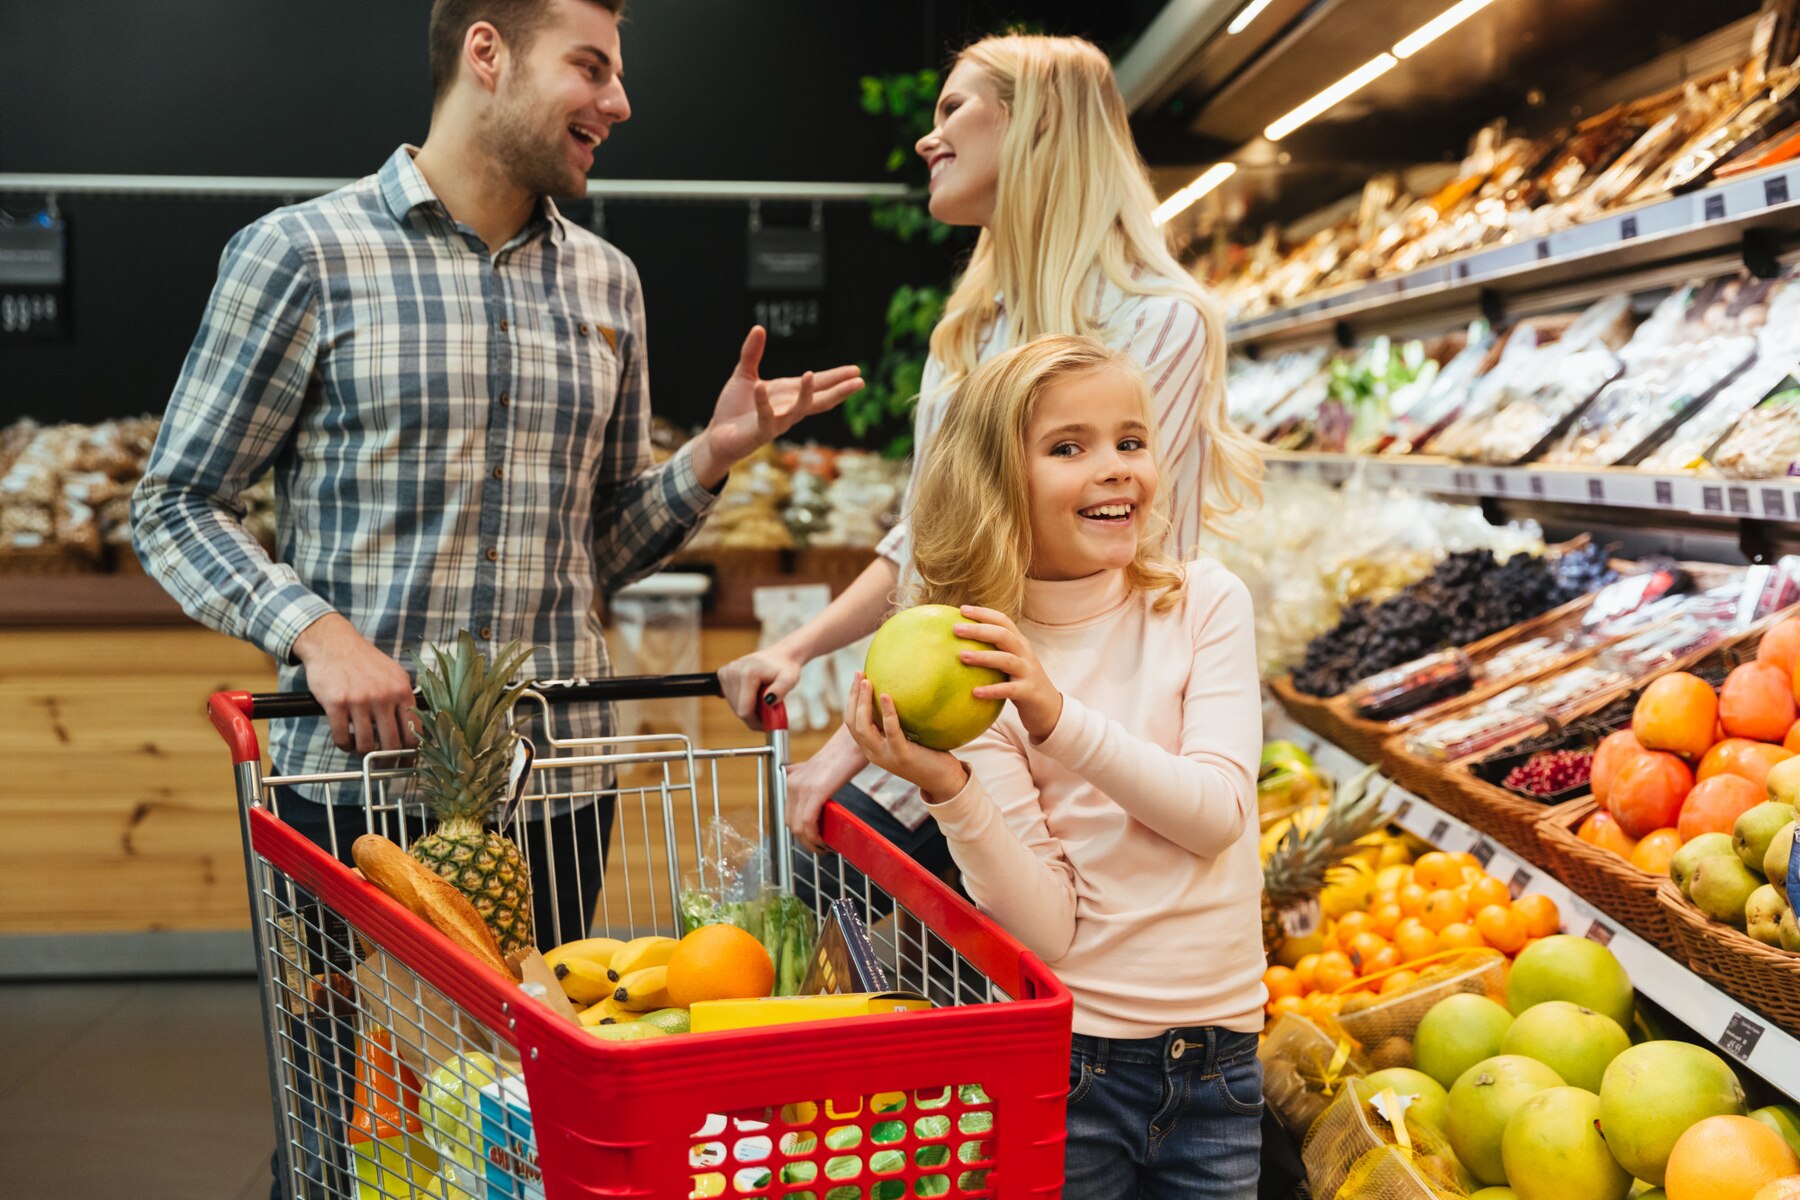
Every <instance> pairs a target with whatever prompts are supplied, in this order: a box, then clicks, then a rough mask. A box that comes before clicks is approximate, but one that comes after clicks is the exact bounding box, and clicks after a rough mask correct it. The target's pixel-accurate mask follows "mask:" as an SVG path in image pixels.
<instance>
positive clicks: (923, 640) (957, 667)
mask: <svg viewBox="0 0 1800 1200" xmlns="http://www.w3.org/2000/svg"><path fill="white" fill-rule="evenodd" d="M963 621H964V618H963V615H962V613H961V612H959V611H958V610H957V609H955V608H953V607H951V606H950V605H948V604H920V605H917V606H915V607H913V608H907V609H902V610H901V611H899V612H897V613H895V614H894V615H893V616H891V617H889V618H888V619H887V622H886V623H885V624H883V625H882V627H881V628H880V629H878V630H876V631H875V637H874V639H873V640H872V641H871V642H870V643H869V653H868V657H866V658H865V659H864V660H863V674H864V675H866V676H868V678H869V683H870V685H871V686H872V687H873V689H874V692H875V698H876V699H875V706H874V714H875V719H876V722H877V723H878V724H879V723H880V720H881V696H882V695H883V694H884V693H885V694H886V695H889V696H892V697H893V698H894V711H895V712H896V713H898V714H899V716H900V728H901V729H903V730H905V731H906V736H907V737H908V738H909V739H911V740H912V741H915V742H917V743H919V745H921V746H929V747H930V748H931V749H933V750H954V749H956V748H957V747H958V746H961V745H963V744H964V743H965V742H969V741H972V740H973V739H974V738H975V737H976V736H977V735H979V734H980V733H981V732H982V731H983V730H985V729H986V728H987V727H988V726H989V725H992V724H993V723H994V720H995V719H996V718H997V717H999V715H1000V710H1001V709H1003V708H1005V707H1006V702H1005V701H1003V700H977V699H976V698H975V697H974V696H973V695H972V694H971V692H972V691H973V689H975V688H978V687H982V686H984V685H988V684H995V683H1004V682H1006V676H1005V675H1004V674H1002V673H1001V672H999V671H996V670H994V669H993V668H992V667H971V666H968V665H967V664H965V663H964V662H963V661H962V658H961V657H960V655H961V653H962V651H964V650H992V649H993V647H992V646H991V645H989V644H988V643H986V642H977V641H974V640H972V639H970V638H962V637H957V636H956V635H955V634H954V633H953V632H951V631H952V630H954V629H955V628H956V626H957V625H958V624H961V623H963Z"/></svg>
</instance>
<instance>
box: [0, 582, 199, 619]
mask: <svg viewBox="0 0 1800 1200" xmlns="http://www.w3.org/2000/svg"><path fill="white" fill-rule="evenodd" d="M52 626H54V627H57V628H63V629H66V628H71V627H75V628H84V629H117V628H134V629H142V628H147V627H158V628H170V627H180V626H187V627H188V628H190V629H191V628H194V623H193V622H192V621H190V620H189V619H188V617H187V615H186V614H185V613H183V612H182V611H181V606H180V605H179V604H176V603H175V600H174V598H173V597H172V596H170V595H169V593H167V592H165V591H163V589H162V585H161V584H159V583H157V582H156V580H154V579H152V578H150V577H149V576H148V575H145V574H144V573H143V572H141V571H121V572H97V571H90V572H87V573H85V574H75V575H0V629H26V628H45V627H52Z"/></svg>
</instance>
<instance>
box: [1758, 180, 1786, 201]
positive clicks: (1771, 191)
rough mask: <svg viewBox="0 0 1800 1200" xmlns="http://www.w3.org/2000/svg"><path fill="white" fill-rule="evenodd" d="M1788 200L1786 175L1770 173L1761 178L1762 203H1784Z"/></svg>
mask: <svg viewBox="0 0 1800 1200" xmlns="http://www.w3.org/2000/svg"><path fill="white" fill-rule="evenodd" d="M1787 202H1788V181H1787V176H1786V175H1771V176H1769V178H1767V179H1765V180H1763V203H1764V204H1786V203H1787Z"/></svg>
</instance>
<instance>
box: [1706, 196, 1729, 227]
mask: <svg viewBox="0 0 1800 1200" xmlns="http://www.w3.org/2000/svg"><path fill="white" fill-rule="evenodd" d="M1724 217H1725V197H1723V196H1708V197H1707V198H1706V219H1707V220H1708V221H1719V220H1723V219H1724Z"/></svg>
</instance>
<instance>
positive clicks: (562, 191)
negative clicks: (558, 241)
mask: <svg viewBox="0 0 1800 1200" xmlns="http://www.w3.org/2000/svg"><path fill="white" fill-rule="evenodd" d="M492 111H493V115H492V116H491V118H490V119H489V121H488V124H487V128H486V130H485V132H484V136H483V139H482V140H483V144H484V146H485V148H486V149H487V152H488V154H489V155H490V156H491V157H492V159H493V162H494V164H495V165H496V167H497V168H498V169H499V170H501V171H502V172H504V173H505V174H506V176H507V177H508V178H509V179H511V180H512V182H513V183H514V184H515V185H517V186H518V187H520V188H522V189H523V190H525V191H527V192H529V193H531V194H532V195H533V196H554V197H556V198H557V199H560V200H569V199H582V198H584V197H585V196H586V195H587V178H586V177H585V176H582V177H580V179H579V182H578V181H577V179H576V178H575V177H574V176H573V174H572V172H571V170H570V167H569V161H568V152H567V151H566V150H565V149H564V148H563V144H564V142H566V141H567V139H568V136H569V134H568V129H567V127H566V124H565V125H559V126H557V133H559V134H560V135H561V136H560V137H555V138H552V137H550V136H549V135H548V134H547V132H546V131H545V130H543V129H542V128H541V120H540V118H539V117H538V115H537V114H536V113H535V112H534V110H533V108H532V96H531V91H530V88H529V86H528V79H527V77H526V76H524V75H518V76H515V77H514V78H513V80H512V81H511V82H510V83H509V84H508V85H507V88H506V90H505V92H504V93H502V95H501V97H500V98H499V103H497V104H496V105H495V106H494V108H493V110H492Z"/></svg>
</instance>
